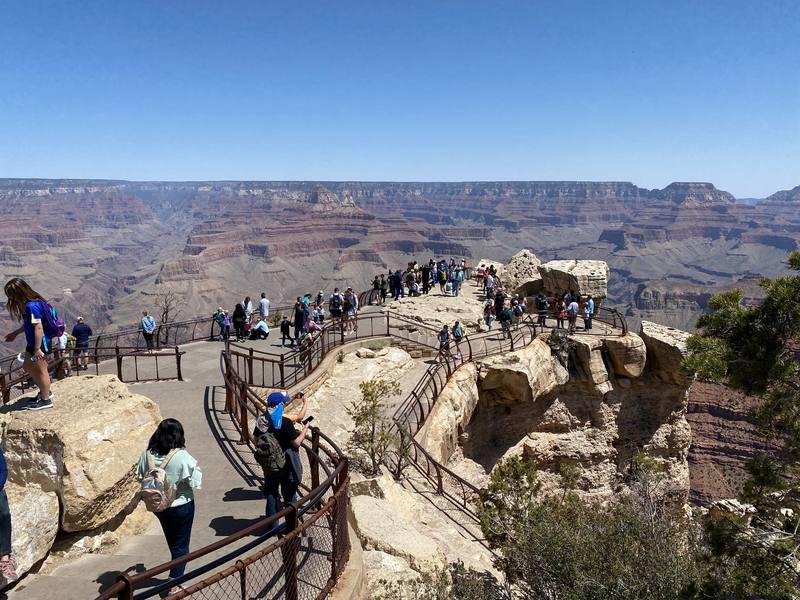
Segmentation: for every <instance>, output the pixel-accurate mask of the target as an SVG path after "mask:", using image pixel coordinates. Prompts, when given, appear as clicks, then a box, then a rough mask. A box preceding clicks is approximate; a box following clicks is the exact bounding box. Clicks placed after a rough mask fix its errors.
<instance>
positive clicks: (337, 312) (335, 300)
mask: <svg viewBox="0 0 800 600" xmlns="http://www.w3.org/2000/svg"><path fill="white" fill-rule="evenodd" d="M343 305H344V295H343V294H342V293H341V292H340V291H339V288H338V287H337V288H333V293H332V294H331V297H330V298H328V310H329V311H330V313H331V319H333V322H334V323H336V322H337V321H340V320H341V318H342V306H343Z"/></svg>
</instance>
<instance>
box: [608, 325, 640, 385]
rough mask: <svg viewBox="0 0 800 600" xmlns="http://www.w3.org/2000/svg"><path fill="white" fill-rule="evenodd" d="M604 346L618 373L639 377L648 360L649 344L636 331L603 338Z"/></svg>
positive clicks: (624, 375)
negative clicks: (620, 335) (646, 344)
mask: <svg viewBox="0 0 800 600" xmlns="http://www.w3.org/2000/svg"><path fill="white" fill-rule="evenodd" d="M603 347H604V348H605V349H606V351H607V352H608V356H609V358H610V359H611V364H612V365H613V366H614V371H615V373H616V374H617V375H622V376H623V377H639V376H640V375H641V374H642V371H644V366H645V363H646V362H647V346H645V343H644V340H643V339H642V338H640V337H639V336H638V335H636V334H635V333H631V332H629V333H627V334H625V335H624V336H622V337H607V338H603Z"/></svg>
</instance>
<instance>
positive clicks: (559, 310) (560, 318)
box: [556, 298, 567, 329]
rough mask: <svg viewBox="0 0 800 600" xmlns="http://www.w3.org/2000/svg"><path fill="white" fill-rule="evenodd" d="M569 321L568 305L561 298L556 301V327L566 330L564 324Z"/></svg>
mask: <svg viewBox="0 0 800 600" xmlns="http://www.w3.org/2000/svg"><path fill="white" fill-rule="evenodd" d="M566 320H567V305H566V304H564V299H563V298H559V299H558V300H556V325H557V326H558V328H559V329H564V322H565V321H566Z"/></svg>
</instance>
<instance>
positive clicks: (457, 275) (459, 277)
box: [451, 267, 464, 296]
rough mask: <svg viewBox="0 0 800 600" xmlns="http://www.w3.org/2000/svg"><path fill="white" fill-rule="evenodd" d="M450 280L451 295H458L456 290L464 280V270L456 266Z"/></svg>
mask: <svg viewBox="0 0 800 600" xmlns="http://www.w3.org/2000/svg"><path fill="white" fill-rule="evenodd" d="M451 280H452V282H453V296H458V291H459V290H460V289H461V284H462V283H463V281H464V271H463V270H462V269H461V268H460V267H456V269H455V270H454V271H453V276H452V277H451Z"/></svg>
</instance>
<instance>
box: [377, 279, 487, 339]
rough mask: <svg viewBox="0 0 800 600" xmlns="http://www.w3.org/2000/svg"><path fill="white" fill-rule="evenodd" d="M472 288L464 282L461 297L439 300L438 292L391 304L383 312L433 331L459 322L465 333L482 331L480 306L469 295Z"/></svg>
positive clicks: (441, 298) (478, 302)
mask: <svg viewBox="0 0 800 600" xmlns="http://www.w3.org/2000/svg"><path fill="white" fill-rule="evenodd" d="M472 285H473V284H472V283H470V282H465V283H464V288H466V289H463V290H462V291H463V293H461V294H459V295H458V296H456V297H452V296H448V297H447V299H444V298H443V297H442V296H440V295H439V292H438V290H437V291H432V292H431V293H430V294H423V295H422V296H416V297H406V298H400V299H399V300H395V301H393V302H390V303H389V304H388V305H387V306H386V308H385V310H387V311H391V312H392V313H395V314H397V315H400V316H402V317H406V318H408V319H411V320H412V321H416V322H418V323H420V324H422V325H427V326H428V327H433V328H435V329H441V327H442V325H447V326H448V327H449V326H451V325H452V324H453V323H455V322H456V321H459V322H460V323H461V325H462V326H463V327H464V331H465V333H469V332H475V331H481V330H482V329H483V328H484V325H483V302H481V301H480V300H478V299H477V298H476V297H475V296H474V295H473V294H471V293H469V288H471V287H472ZM473 289H474V288H473Z"/></svg>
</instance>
